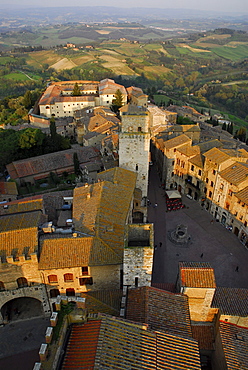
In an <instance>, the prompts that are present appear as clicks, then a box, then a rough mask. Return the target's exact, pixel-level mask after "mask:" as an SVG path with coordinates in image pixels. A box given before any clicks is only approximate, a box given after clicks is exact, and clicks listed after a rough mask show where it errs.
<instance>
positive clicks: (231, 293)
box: [211, 287, 248, 317]
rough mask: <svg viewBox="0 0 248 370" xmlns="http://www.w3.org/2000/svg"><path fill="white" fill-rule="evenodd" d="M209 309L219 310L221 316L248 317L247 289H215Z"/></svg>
mask: <svg viewBox="0 0 248 370" xmlns="http://www.w3.org/2000/svg"><path fill="white" fill-rule="evenodd" d="M211 307H215V308H219V309H220V313H221V314H223V315H233V316H243V317H246V316H248V289H241V288H222V287H217V288H216V289H215V293H214V297H213V301H212V304H211Z"/></svg>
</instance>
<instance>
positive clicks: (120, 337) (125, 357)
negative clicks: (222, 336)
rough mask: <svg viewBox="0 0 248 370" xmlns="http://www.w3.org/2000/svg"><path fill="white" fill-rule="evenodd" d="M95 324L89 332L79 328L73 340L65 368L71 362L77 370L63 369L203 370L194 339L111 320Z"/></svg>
mask: <svg viewBox="0 0 248 370" xmlns="http://www.w3.org/2000/svg"><path fill="white" fill-rule="evenodd" d="M91 322H92V320H89V321H88V322H87V324H86V328H87V331H86V328H84V326H85V325H84V326H79V327H78V333H77V340H71V339H69V346H68V350H67V352H66V356H65V361H64V366H65V364H66V363H68V364H69V361H70V365H69V366H72V365H73V366H75V365H76V366H77V367H63V369H64V370H65V369H111V370H120V369H121V370H130V369H139V370H142V369H144V370H145V369H146V370H148V369H149V370H152V369H154V370H155V369H171V370H173V369H181V370H184V369H185V370H186V369H187V370H191V369H192V370H193V369H194V370H196V369H200V368H201V366H200V358H199V350H198V346H197V343H196V341H194V340H192V339H188V338H182V337H179V336H175V335H170V334H165V333H161V332H152V331H150V330H146V328H144V327H142V325H138V324H135V323H131V322H127V321H125V320H117V319H115V318H111V317H103V318H102V319H101V321H100V323H99V321H98V320H97V321H95V324H91ZM91 325H92V326H91ZM99 325H100V330H99ZM91 328H92V330H91ZM80 333H82V335H81V334H80ZM83 333H85V334H83ZM87 346H88V347H89V350H87ZM95 348H96V351H95ZM67 359H68V361H67ZM85 365H88V367H85Z"/></svg>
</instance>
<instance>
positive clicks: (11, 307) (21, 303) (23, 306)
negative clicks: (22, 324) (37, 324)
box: [1, 297, 44, 321]
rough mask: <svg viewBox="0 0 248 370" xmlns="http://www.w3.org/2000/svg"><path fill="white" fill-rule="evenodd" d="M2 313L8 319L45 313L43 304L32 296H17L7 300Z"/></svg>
mask: <svg viewBox="0 0 248 370" xmlns="http://www.w3.org/2000/svg"><path fill="white" fill-rule="evenodd" d="M1 314H2V316H3V318H4V320H6V321H15V320H21V319H30V318H32V317H37V316H42V315H44V312H43V308H42V304H41V302H40V301H39V300H38V299H35V298H31V297H21V298H15V299H12V300H11V301H8V302H6V303H5V304H4V305H3V306H2V308H1Z"/></svg>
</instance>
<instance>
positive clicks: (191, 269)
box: [179, 262, 216, 288]
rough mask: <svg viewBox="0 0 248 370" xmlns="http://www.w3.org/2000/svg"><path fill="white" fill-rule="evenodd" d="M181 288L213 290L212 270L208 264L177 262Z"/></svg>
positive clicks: (213, 278)
mask: <svg viewBox="0 0 248 370" xmlns="http://www.w3.org/2000/svg"><path fill="white" fill-rule="evenodd" d="M179 273H180V280H181V286H183V287H191V288H215V287H216V283H215V276H214V269H213V268H212V267H211V266H210V264H209V263H208V262H179Z"/></svg>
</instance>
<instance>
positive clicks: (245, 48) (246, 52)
mask: <svg viewBox="0 0 248 370" xmlns="http://www.w3.org/2000/svg"><path fill="white" fill-rule="evenodd" d="M211 51H212V52H213V53H214V54H216V55H218V56H219V57H222V58H225V59H229V60H232V61H234V62H236V61H239V60H242V59H245V58H248V44H237V45H235V46H218V47H215V48H211Z"/></svg>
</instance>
